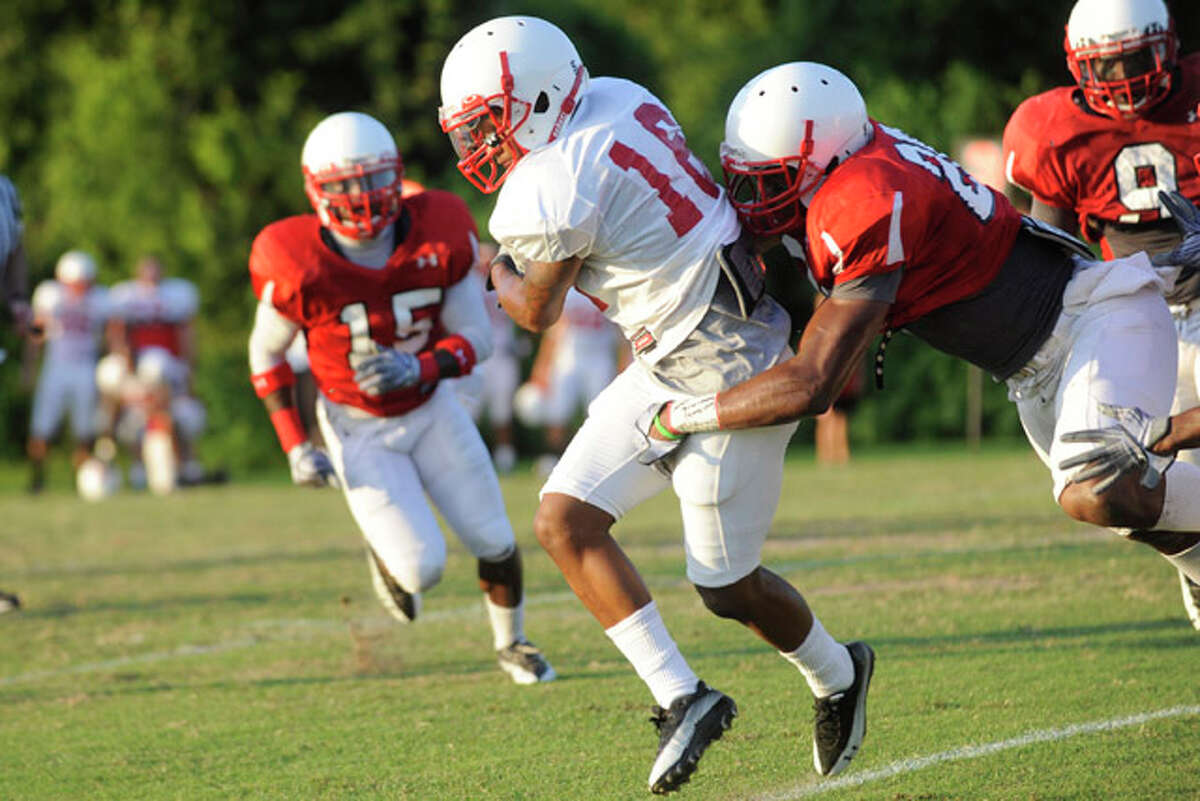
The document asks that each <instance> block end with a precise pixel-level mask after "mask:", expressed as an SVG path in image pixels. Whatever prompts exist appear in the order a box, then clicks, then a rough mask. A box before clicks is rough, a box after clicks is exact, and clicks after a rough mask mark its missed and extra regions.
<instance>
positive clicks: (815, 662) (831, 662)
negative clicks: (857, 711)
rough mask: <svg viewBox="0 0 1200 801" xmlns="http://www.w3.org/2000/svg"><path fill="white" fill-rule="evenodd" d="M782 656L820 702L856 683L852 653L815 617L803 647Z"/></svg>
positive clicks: (801, 644) (781, 652)
mask: <svg viewBox="0 0 1200 801" xmlns="http://www.w3.org/2000/svg"><path fill="white" fill-rule="evenodd" d="M779 654H780V656H782V657H783V658H784V659H786V660H787V661H789V662H791V663H792V664H793V665H795V666H796V667H797V668H799V669H800V672H801V673H803V674H804V678H805V679H807V680H808V686H809V688H810V689H811V690H812V692H813V695H815V696H816V697H817V698H825V697H826V696H829V695H833V694H834V693H836V692H840V691H841V690H844V689H846V688H847V687H849V686H850V685H851V684H853V683H854V662H853V661H851V659H850V652H849V651H847V650H846V646H844V645H842V644H841V643H840V642H838V641H837V640H835V639H833V637H831V636H829V632H827V631H825V627H824V626H822V625H821V621H819V620H817V618H816V616H815V615H814V616H813V625H812V631H810V632H809V633H808V636H807V637H805V638H804V642H802V643H800V647H799V648H797V649H796V650H795V651H792V652H791V653H790V654H787V653H784V652H783V651H780V652H779Z"/></svg>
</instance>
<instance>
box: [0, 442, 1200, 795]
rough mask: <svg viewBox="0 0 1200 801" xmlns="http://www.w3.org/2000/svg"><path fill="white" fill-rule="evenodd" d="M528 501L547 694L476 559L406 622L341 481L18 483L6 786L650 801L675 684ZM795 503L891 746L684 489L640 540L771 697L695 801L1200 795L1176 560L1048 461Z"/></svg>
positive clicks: (2, 703)
mask: <svg viewBox="0 0 1200 801" xmlns="http://www.w3.org/2000/svg"><path fill="white" fill-rule="evenodd" d="M278 478H279V479H280V481H282V480H283V479H284V468H283V465H282V464H281V465H280V471H279V476H278ZM504 485H505V492H506V497H507V498H508V500H509V508H510V513H511V515H512V518H513V520H514V525H515V527H516V529H517V536H518V538H519V540H520V541H521V543H522V545H523V546H524V548H525V554H526V559H525V564H526V573H527V589H528V596H529V608H528V616H527V629H528V632H529V634H530V636H531V637H532V638H533V639H534V640H535V641H536V642H537V643H538V644H539V645H541V646H542V647H543V648H544V650H545V651H546V653H547V655H548V656H549V657H550V658H551V660H552V661H553V663H554V665H555V667H556V668H557V670H558V672H559V674H560V677H561V678H560V679H559V681H557V682H555V683H553V684H549V685H546V686H537V687H517V686H516V685H513V684H511V683H510V682H509V681H508V679H507V678H506V677H505V676H504V675H503V674H502V673H501V672H500V671H499V670H498V669H497V668H496V666H495V663H494V660H493V658H492V653H491V640H490V635H489V631H488V627H487V623H486V620H485V615H484V612H483V606H482V603H481V600H480V595H479V592H478V590H477V588H476V583H475V577H474V565H473V561H472V560H471V559H469V557H468V556H467V554H466V552H465V551H464V550H463V548H462V547H461V546H459V545H458V544H457V542H453V543H452V545H451V555H450V559H449V563H448V565H447V570H446V576H445V579H444V580H443V582H442V584H441V585H439V586H438V587H437V588H436V589H434V590H433V591H432V592H430V593H428V595H427V596H426V598H425V605H424V616H423V619H421V620H420V621H419V622H418V623H417V624H416V625H413V626H407V627H405V626H399V625H396V624H393V623H391V622H390V620H389V619H388V618H386V617H385V616H384V614H383V612H382V610H381V608H380V607H379V606H378V604H377V603H376V601H375V600H374V597H373V596H372V594H371V591H370V588H369V584H368V578H367V571H366V566H365V560H364V556H363V550H362V545H361V542H360V537H359V535H358V534H357V531H356V529H355V528H354V525H353V523H352V521H351V520H350V518H349V515H348V513H347V512H346V510H345V507H344V506H343V503H342V500H341V498H340V496H339V495H338V494H337V493H335V492H333V491H313V490H302V489H297V488H293V487H291V486H288V485H284V484H282V483H259V484H235V485H231V486H227V487H220V488H211V489H198V490H192V491H188V492H186V493H182V494H179V495H177V496H175V497H171V498H167V499H163V498H155V497H150V496H147V495H133V494H128V493H126V494H122V495H119V496H117V497H115V498H113V499H111V500H110V501H107V502H105V503H103V504H99V505H87V504H84V503H83V502H81V501H78V500H77V499H76V498H75V497H74V496H73V495H71V494H69V493H68V492H67V491H66V490H65V489H60V490H55V491H52V492H50V493H48V494H46V495H44V496H42V497H39V498H35V499H34V498H29V497H27V496H25V495H23V494H20V493H18V492H16V491H9V492H6V493H4V494H0V587H3V588H5V589H11V590H17V591H19V592H20V593H21V595H22V596H23V599H24V600H25V602H26V605H27V608H26V609H25V610H24V611H23V612H21V613H19V614H9V615H5V616H3V617H0V644H2V645H0V799H6V800H8V799H121V800H122V801H132V800H133V799H189V800H190V799H413V800H414V801H415V800H417V799H420V800H421V801H427V800H429V799H434V800H440V799H472V800H473V799H522V800H523V801H534V799H538V800H540V799H556V800H557V799H640V798H648V797H649V793H648V791H647V790H646V785H645V779H646V774H647V772H648V770H649V766H650V763H651V761H652V759H653V757H654V750H655V746H656V735H655V733H654V731H653V728H652V726H651V724H650V723H649V722H648V721H647V718H648V717H649V705H650V704H651V703H652V700H651V698H650V695H649V693H648V692H647V691H646V689H645V687H644V686H643V685H642V683H641V682H640V681H639V680H638V679H637V677H636V676H635V675H634V673H633V671H632V669H631V668H629V667H628V666H627V664H626V663H625V662H624V660H623V659H622V658H621V657H620V654H619V653H618V652H617V651H616V649H615V648H614V647H613V646H612V645H611V644H610V642H609V641H608V639H607V638H606V637H605V636H604V634H603V632H602V630H601V629H600V627H599V625H598V624H596V623H595V622H594V621H593V620H592V619H591V617H590V616H589V615H588V614H587V613H586V612H585V610H584V609H583V607H582V606H581V605H580V604H579V603H578V601H576V599H575V598H574V596H573V595H572V594H571V593H570V591H569V590H568V589H567V587H566V585H565V583H564V582H563V581H562V579H561V578H560V576H559V575H558V573H557V571H556V570H555V568H554V566H553V565H552V564H551V563H550V561H549V559H548V558H547V557H546V556H545V554H544V553H542V552H541V550H540V549H539V547H538V545H537V543H536V542H535V541H534V539H533V537H532V534H531V532H530V520H531V519H532V513H533V508H534V502H535V496H536V489H537V484H536V482H535V481H534V480H533V479H532V478H531V477H529V476H528V475H520V476H516V477H511V478H508V479H506V480H505V482H504ZM784 486H785V490H784V499H783V503H782V505H781V507H780V510H779V514H778V515H777V518H776V522H775V526H774V531H773V534H772V537H771V539H770V540H769V541H768V546H767V549H766V553H765V562H766V564H767V565H768V566H770V567H772V568H773V569H775V570H776V571H777V572H780V573H781V574H783V575H784V576H786V577H787V578H788V579H790V580H791V581H792V582H793V583H795V584H796V585H797V586H798V587H800V588H801V590H802V591H803V592H804V593H805V594H806V595H807V597H808V599H809V601H810V603H811V604H812V606H813V608H814V609H815V611H816V612H817V614H818V615H819V616H820V617H821V619H822V620H823V621H824V624H825V626H826V628H827V629H829V631H830V632H831V633H833V634H834V636H836V637H838V638H840V639H855V638H861V639H865V640H867V641H868V642H870V643H871V644H872V645H873V646H874V648H875V650H876V653H877V657H878V662H877V666H876V672H875V680H874V683H873V685H872V691H871V696H870V704H869V732H868V735H867V739H866V742H865V743H864V746H863V749H862V751H861V752H860V753H859V756H858V757H857V758H856V759H855V761H854V762H853V763H852V765H851V767H850V769H849V770H848V771H846V773H844V774H843V775H842V776H840V777H837V778H836V779H833V780H820V779H818V777H817V776H816V775H815V774H814V773H813V771H812V767H811V756H810V751H811V741H810V734H811V699H810V696H809V693H808V690H807V687H806V685H805V684H804V682H803V680H802V678H801V677H800V675H799V674H798V673H797V672H796V671H795V670H794V669H793V668H791V667H789V666H787V665H786V664H785V663H784V662H783V660H781V659H780V658H779V657H778V656H777V655H776V654H775V653H773V652H772V651H771V650H770V649H768V648H767V647H766V646H765V645H763V644H762V643H761V642H760V641H758V640H757V639H756V638H754V637H753V636H752V635H750V634H749V633H748V632H746V631H745V630H743V629H742V628H741V627H740V626H738V625H737V624H734V623H730V622H728V621H722V620H719V619H717V618H715V617H712V616H710V615H709V614H708V613H707V612H706V611H705V609H704V608H703V606H702V605H701V603H700V601H699V599H698V597H697V596H696V594H695V592H694V591H693V590H692V589H691V587H690V586H689V585H688V583H687V581H686V579H685V577H684V575H683V560H682V552H681V546H680V528H679V523H678V519H677V515H676V513H675V508H674V505H673V503H672V500H673V499H672V498H671V497H669V496H664V497H660V498H658V499H655V501H654V502H652V503H651V504H648V505H647V506H646V507H644V508H642V509H639V510H637V512H636V513H635V514H634V515H632V516H630V518H629V519H628V520H626V521H623V522H622V523H621V524H619V526H618V528H617V530H616V531H617V536H618V538H619V540H620V541H621V542H622V543H623V544H624V545H625V547H626V549H627V550H628V552H629V554H630V555H631V557H632V558H633V559H634V561H635V562H636V563H637V564H638V565H639V567H640V568H641V569H642V571H643V574H644V575H645V577H646V580H647V582H648V583H649V584H650V586H651V590H652V591H653V592H654V594H655V597H656V599H657V601H658V603H659V606H660V607H661V608H662V610H663V613H664V616H665V618H666V621H667V624H668V626H669V627H670V629H671V632H672V634H673V635H674V636H675V638H676V640H678V642H679V643H680V645H681V647H682V649H683V651H684V653H685V655H687V656H688V658H689V660H690V661H691V663H692V665H693V667H694V668H695V669H696V671H697V673H699V674H700V675H701V676H702V677H703V678H704V679H705V680H706V681H708V682H709V683H711V684H713V685H714V686H717V687H719V688H721V689H723V690H725V691H726V692H728V693H729V694H730V695H732V696H733V697H734V698H735V699H736V700H737V702H738V704H739V707H740V710H741V714H740V716H739V717H738V719H737V721H736V723H735V725H734V727H733V729H732V730H730V731H729V732H728V733H727V734H726V736H725V738H724V739H723V740H722V741H720V742H719V743H717V744H715V745H714V746H713V748H712V749H711V750H710V751H709V752H708V754H707V755H706V756H705V758H704V759H703V761H702V762H701V765H700V769H699V771H698V772H697V774H696V775H695V777H694V778H693V780H692V782H691V783H690V784H688V785H686V786H685V787H684V788H683V790H682V791H681V793H679V795H678V797H679V798H682V799H692V800H693V801H701V800H702V799H704V800H708V799H729V800H732V799H774V801H791V799H804V798H820V799H829V801H835V800H838V799H886V800H887V801H918V799H919V800H921V801H934V800H941V799H1172V800H1174V799H1194V798H1200V751H1198V749H1197V747H1196V732H1197V721H1198V719H1200V690H1198V689H1197V686H1198V685H1197V682H1196V679H1195V671H1196V665H1197V660H1196V655H1197V653H1200V650H1198V649H1200V633H1196V632H1194V631H1192V629H1191V628H1190V626H1188V624H1187V622H1186V620H1185V618H1184V617H1183V612H1182V606H1181V604H1180V603H1179V599H1178V583H1177V581H1176V578H1175V574H1174V571H1173V570H1172V569H1171V568H1170V566H1169V565H1167V563H1166V562H1164V561H1163V560H1162V559H1160V558H1159V557H1158V556H1156V555H1155V554H1154V553H1153V552H1152V551H1150V550H1149V549H1148V548H1145V546H1136V545H1132V544H1129V543H1126V542H1123V541H1121V540H1119V539H1118V538H1116V537H1114V536H1112V535H1110V534H1108V533H1106V532H1102V531H1099V530H1092V529H1088V528H1086V527H1083V526H1080V525H1077V524H1074V523H1072V522H1071V521H1069V520H1068V519H1067V518H1066V517H1065V516H1064V515H1062V514H1061V512H1059V511H1058V509H1057V507H1055V506H1054V505H1053V504H1052V503H1051V500H1050V497H1049V489H1048V486H1049V480H1048V477H1047V475H1046V474H1045V472H1044V471H1043V470H1042V469H1041V467H1040V465H1039V464H1038V463H1037V462H1036V459H1035V458H1034V456H1033V455H1032V454H1031V453H1030V452H1029V451H1028V450H1027V449H1019V448H1017V447H1015V446H1012V447H1005V448H1001V449H989V450H985V451H984V452H982V453H978V454H967V453H964V452H962V451H961V450H958V449H954V450H947V451H942V452H900V451H896V452H888V453H876V454H868V455H865V456H859V457H858V458H857V459H856V461H855V463H853V464H852V465H850V466H849V467H846V468H838V469H819V468H817V467H815V466H813V465H811V464H810V463H809V461H808V459H807V456H806V455H804V454H798V456H797V458H796V459H794V460H793V461H792V462H790V463H789V466H788V472H787V477H786V479H785V484H784Z"/></svg>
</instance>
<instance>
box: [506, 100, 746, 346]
mask: <svg viewBox="0 0 1200 801" xmlns="http://www.w3.org/2000/svg"><path fill="white" fill-rule="evenodd" d="M489 228H490V229H491V233H492V237H493V238H494V239H495V240H496V241H497V242H498V243H499V244H500V245H501V247H502V248H504V249H505V250H506V251H507V252H508V253H509V254H511V255H512V256H513V258H514V260H515V261H516V262H517V264H518V266H519V265H521V264H522V263H524V262H528V261H541V262H555V261H562V260H564V259H567V258H570V257H573V256H579V257H582V259H583V267H582V269H581V270H580V273H579V278H578V280H577V281H576V284H575V286H576V287H577V288H578V289H580V290H581V291H583V292H585V293H587V294H588V295H590V296H591V297H592V298H594V299H595V300H596V301H597V302H598V304H599V305H600V306H601V308H603V309H604V313H605V316H607V317H608V319H610V320H612V321H613V322H614V323H616V324H617V325H618V326H619V327H620V329H621V331H622V332H623V333H624V335H625V336H626V338H628V339H629V341H630V342H631V343H632V344H633V346H634V350H635V353H636V354H637V355H638V357H639V358H640V359H642V360H644V361H645V362H647V363H648V364H654V363H656V362H657V361H658V360H659V359H661V358H662V357H663V356H665V355H666V354H668V353H670V352H671V350H673V349H674V348H675V347H676V346H677V345H678V344H679V343H680V342H682V341H683V339H684V338H685V337H686V336H687V335H688V334H689V333H691V331H692V330H693V329H694V328H695V327H696V325H697V323H699V322H700V318H702V317H703V316H704V314H705V312H707V310H708V306H709V301H710V300H711V298H712V296H713V292H714V290H715V289H716V285H717V277H718V274H719V272H720V266H719V264H718V262H717V257H716V252H717V250H718V249H719V248H720V247H721V246H722V245H724V244H727V243H729V242H732V241H733V240H734V239H736V238H737V236H738V233H739V226H738V222H737V217H736V215H735V214H734V211H733V208H732V207H731V206H730V205H729V203H727V202H726V199H725V192H724V189H723V188H722V187H721V186H720V184H718V183H717V182H715V181H713V179H712V176H710V175H709V173H708V170H707V168H705V166H704V164H703V163H702V162H701V161H700V160H699V159H697V158H696V157H695V155H693V154H692V153H691V151H689V150H688V149H687V144H686V142H685V140H684V136H683V132H682V130H680V128H679V125H678V123H676V122H675V120H674V118H672V117H671V114H670V112H669V111H667V109H666V107H665V106H664V105H663V104H662V102H661V101H660V100H658V99H657V98H656V97H654V95H652V94H650V93H649V92H648V91H646V90H645V89H643V88H642V87H640V86H638V85H637V84H635V83H632V82H630V81H626V80H622V79H618V78H596V79H594V80H592V82H591V84H590V88H589V89H588V92H587V94H585V95H584V97H583V99H582V100H581V101H580V104H579V109H578V111H577V112H576V113H575V116H574V117H572V119H571V121H570V122H569V123H568V124H567V126H566V128H565V129H564V131H563V134H562V136H561V137H560V138H558V139H556V140H555V141H553V142H551V143H550V144H548V145H545V146H543V147H540V148H537V149H535V150H533V151H531V152H530V153H529V154H527V155H526V156H525V157H524V158H522V159H521V160H520V161H519V162H518V163H517V166H516V167H515V168H514V169H513V171H512V173H511V174H510V175H509V176H508V179H507V180H506V181H505V182H504V185H503V186H502V187H501V189H500V194H499V197H498V198H497V201H496V208H495V210H494V211H493V212H492V217H491V220H490V223H489Z"/></svg>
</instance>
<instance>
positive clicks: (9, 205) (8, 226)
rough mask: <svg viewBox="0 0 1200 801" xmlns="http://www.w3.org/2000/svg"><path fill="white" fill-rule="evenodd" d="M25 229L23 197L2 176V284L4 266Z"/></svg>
mask: <svg viewBox="0 0 1200 801" xmlns="http://www.w3.org/2000/svg"><path fill="white" fill-rule="evenodd" d="M24 230H25V227H24V224H23V223H22V222H21V196H20V195H19V194H17V188H16V187H15V186H13V184H12V181H10V180H8V178H6V177H5V176H3V175H0V284H3V283H4V265H5V264H6V263H7V262H8V257H9V256H11V255H12V252H13V251H14V250H16V249H17V246H18V245H20V244H21V234H22V233H23V232H24Z"/></svg>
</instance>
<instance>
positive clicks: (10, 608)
mask: <svg viewBox="0 0 1200 801" xmlns="http://www.w3.org/2000/svg"><path fill="white" fill-rule="evenodd" d="M20 608H21V599H20V598H18V597H17V596H16V595H13V594H12V593H11V592H4V591H3V590H0V615H2V614H4V613H5V612H15V611H17V610H18V609H20Z"/></svg>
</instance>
